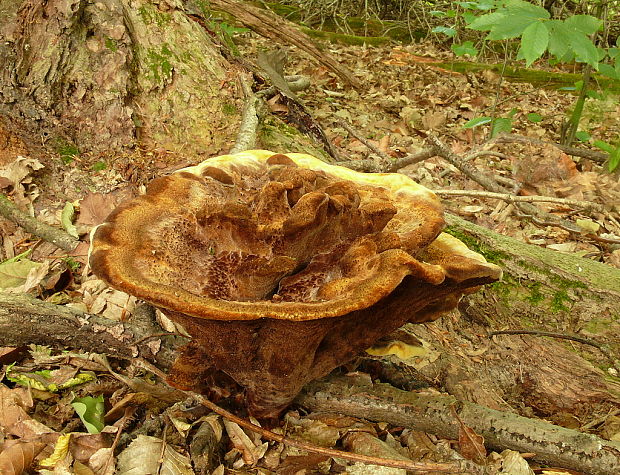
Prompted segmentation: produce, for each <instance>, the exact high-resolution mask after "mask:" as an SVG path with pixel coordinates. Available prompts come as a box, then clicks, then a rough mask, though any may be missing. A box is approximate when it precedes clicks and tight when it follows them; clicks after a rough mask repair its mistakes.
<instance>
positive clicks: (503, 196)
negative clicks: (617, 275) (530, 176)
mask: <svg viewBox="0 0 620 475" xmlns="http://www.w3.org/2000/svg"><path fill="white" fill-rule="evenodd" d="M433 193H435V194H437V195H441V196H478V197H481V198H494V199H499V200H504V201H507V202H508V203H517V202H525V203H545V202H547V203H556V204H562V205H566V206H571V207H573V206H576V207H578V208H584V209H588V210H593V211H598V212H599V213H604V212H605V207H604V206H603V205H600V204H598V203H593V202H591V201H581V200H571V199H567V198H556V197H551V196H539V195H531V196H516V195H511V194H508V193H493V192H491V191H479V190H433Z"/></svg>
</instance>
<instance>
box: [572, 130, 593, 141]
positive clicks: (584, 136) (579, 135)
mask: <svg viewBox="0 0 620 475" xmlns="http://www.w3.org/2000/svg"><path fill="white" fill-rule="evenodd" d="M575 138H576V139H577V140H579V141H580V142H587V141H588V140H590V139H591V138H592V136H591V135H590V134H589V133H587V132H586V131H585V130H580V131H578V132H576V133H575Z"/></svg>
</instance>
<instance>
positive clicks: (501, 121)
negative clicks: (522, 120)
mask: <svg viewBox="0 0 620 475" xmlns="http://www.w3.org/2000/svg"><path fill="white" fill-rule="evenodd" d="M511 131H512V119H509V118H507V117H498V118H496V119H495V120H494V121H493V125H491V138H493V137H497V136H498V135H499V134H501V133H502V132H506V133H510V132H511Z"/></svg>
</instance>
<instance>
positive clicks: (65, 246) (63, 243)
mask: <svg viewBox="0 0 620 475" xmlns="http://www.w3.org/2000/svg"><path fill="white" fill-rule="evenodd" d="M0 215H1V216H3V217H5V218H6V219H8V220H9V221H12V222H14V223H15V224H17V225H18V226H21V227H22V228H24V230H25V231H26V232H29V233H31V234H34V235H35V236H38V237H40V238H41V239H44V240H45V241H48V242H51V243H52V244H54V245H56V246H58V247H59V248H60V249H62V250H64V251H67V252H71V251H73V250H74V249H75V248H76V247H77V245H78V244H79V242H80V241H79V240H78V239H76V238H74V237H73V236H71V235H70V234H68V233H66V232H64V231H62V230H60V229H58V228H55V227H53V226H50V225H49V224H45V223H42V222H41V221H39V220H37V219H36V218H33V217H32V216H30V215H28V214H26V213H24V212H23V211H21V210H20V209H19V208H17V206H15V204H14V203H13V202H12V201H10V200H9V199H8V198H7V197H6V196H5V195H3V194H0Z"/></svg>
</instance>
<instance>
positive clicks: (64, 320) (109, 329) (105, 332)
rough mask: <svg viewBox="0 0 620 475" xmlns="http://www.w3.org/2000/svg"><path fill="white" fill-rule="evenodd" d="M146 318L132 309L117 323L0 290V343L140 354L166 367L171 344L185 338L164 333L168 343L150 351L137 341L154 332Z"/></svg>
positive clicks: (130, 355)
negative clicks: (157, 349)
mask: <svg viewBox="0 0 620 475" xmlns="http://www.w3.org/2000/svg"><path fill="white" fill-rule="evenodd" d="M149 318H150V317H149V315H148V314H147V313H146V312H145V313H144V314H141V313H140V312H134V314H133V315H132V318H131V319H130V320H129V321H128V322H123V323H121V322H117V321H114V320H110V319H109V318H103V317H99V316H97V315H91V314H85V313H83V312H80V311H78V310H76V309H72V308H69V307H66V306H62V305H53V304H50V303H47V302H43V301H41V300H38V299H35V298H33V297H30V296H28V295H15V294H3V293H0V346H25V345H29V344H36V345H46V346H51V347H54V348H58V349H81V350H84V351H87V352H89V353H103V354H108V355H114V356H115V357H120V358H124V359H133V358H135V357H136V355H142V356H144V357H145V358H147V359H150V360H152V361H154V362H156V363H157V364H158V365H159V366H161V367H164V368H168V367H169V366H170V365H171V364H172V362H173V360H174V358H175V355H174V353H175V351H174V348H175V347H176V346H177V345H180V344H181V343H180V342H181V341H186V339H185V338H183V337H179V336H174V337H168V338H167V340H165V341H166V342H167V343H168V344H167V345H162V348H161V349H160V350H159V352H158V353H157V354H156V355H153V353H152V352H151V351H150V350H149V348H148V347H147V346H146V345H139V344H138V343H139V342H141V341H142V342H143V341H144V338H145V337H147V336H150V335H152V334H153V333H157V330H156V328H155V327H154V324H153V323H152V322H151V321H150V320H149ZM159 332H161V329H159Z"/></svg>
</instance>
